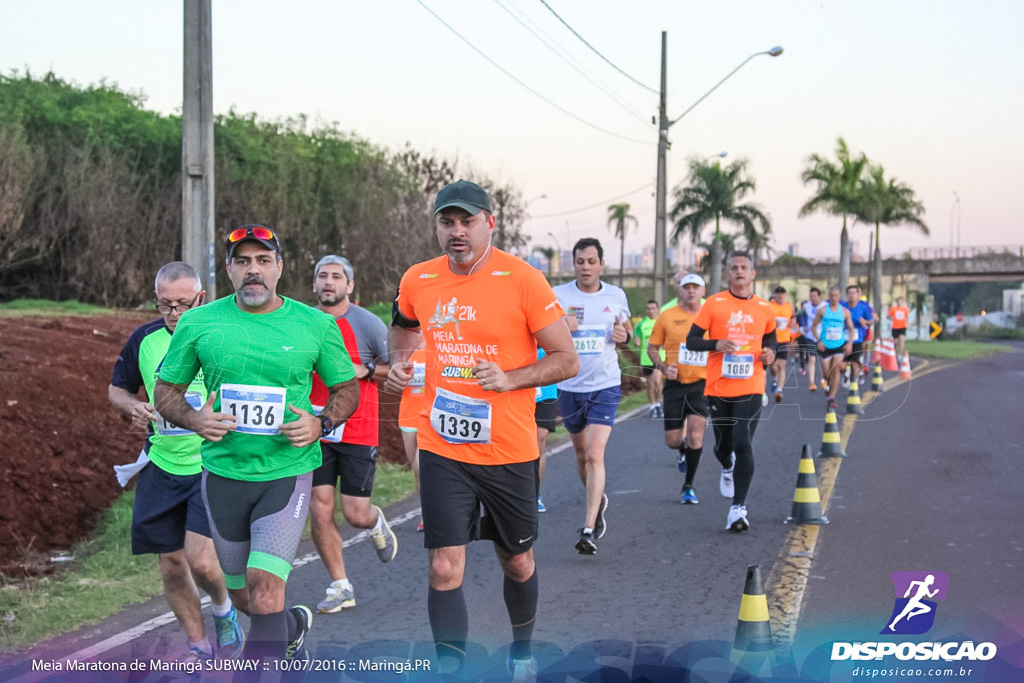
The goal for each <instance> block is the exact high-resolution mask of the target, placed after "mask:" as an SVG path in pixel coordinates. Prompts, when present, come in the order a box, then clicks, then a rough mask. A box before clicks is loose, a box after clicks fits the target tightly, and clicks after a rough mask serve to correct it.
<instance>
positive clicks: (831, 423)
mask: <svg viewBox="0 0 1024 683" xmlns="http://www.w3.org/2000/svg"><path fill="white" fill-rule="evenodd" d="M818 457H819V458H845V457H846V453H843V445H842V444H841V443H840V440H839V421H838V420H837V419H836V410H835V408H832V407H831V406H829V409H828V412H827V413H825V433H824V434H822V436H821V451H820V452H819V453H818Z"/></svg>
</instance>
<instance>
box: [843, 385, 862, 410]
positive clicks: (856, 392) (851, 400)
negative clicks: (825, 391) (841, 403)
mask: <svg viewBox="0 0 1024 683" xmlns="http://www.w3.org/2000/svg"><path fill="white" fill-rule="evenodd" d="M846 414H847V415H863V414H864V408H862V407H861V404H860V385H859V384H858V383H857V380H856V379H853V380H850V391H849V393H848V394H847V395H846Z"/></svg>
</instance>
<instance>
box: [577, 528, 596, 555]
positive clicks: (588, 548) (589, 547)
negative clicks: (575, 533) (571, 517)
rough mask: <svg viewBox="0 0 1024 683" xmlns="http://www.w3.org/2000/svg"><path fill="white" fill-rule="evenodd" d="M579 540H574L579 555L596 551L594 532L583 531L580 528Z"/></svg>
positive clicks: (591, 553)
mask: <svg viewBox="0 0 1024 683" xmlns="http://www.w3.org/2000/svg"><path fill="white" fill-rule="evenodd" d="M579 533H580V540H578V541H576V552H578V553H579V554H580V555H593V554H594V553H596V552H597V543H594V534H593V533H589V534H585V533H583V529H580V532H579Z"/></svg>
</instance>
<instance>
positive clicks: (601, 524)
mask: <svg viewBox="0 0 1024 683" xmlns="http://www.w3.org/2000/svg"><path fill="white" fill-rule="evenodd" d="M607 509H608V496H607V495H605V494H603V493H602V494H601V504H600V505H598V506H597V521H596V522H594V538H601V537H602V536H604V532H606V531H608V525H607V524H605V521H604V511H605V510H607Z"/></svg>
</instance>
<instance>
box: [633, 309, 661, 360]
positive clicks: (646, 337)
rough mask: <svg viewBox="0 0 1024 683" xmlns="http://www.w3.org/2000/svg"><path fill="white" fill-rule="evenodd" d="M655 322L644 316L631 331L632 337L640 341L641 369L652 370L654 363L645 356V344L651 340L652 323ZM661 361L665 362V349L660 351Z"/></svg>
mask: <svg viewBox="0 0 1024 683" xmlns="http://www.w3.org/2000/svg"><path fill="white" fill-rule="evenodd" d="M655 322H657V321H656V320H655V319H654V318H648V317H647V316H644V319H643V320H641V321H640V322H638V323H637V324H636V327H635V328H634V329H633V336H634V337H636V338H637V339H639V340H640V351H639V352H638V355H639V356H640V367H642V368H653V367H654V361H652V360H651V357H650V356H648V355H647V342H648V341H650V339H651V332H653V331H654V323H655ZM661 359H662V360H665V349H662V350H661Z"/></svg>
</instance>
